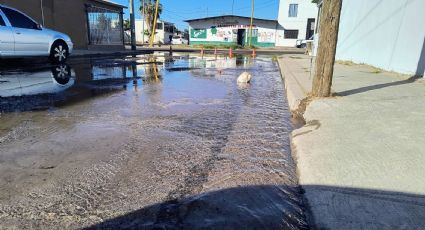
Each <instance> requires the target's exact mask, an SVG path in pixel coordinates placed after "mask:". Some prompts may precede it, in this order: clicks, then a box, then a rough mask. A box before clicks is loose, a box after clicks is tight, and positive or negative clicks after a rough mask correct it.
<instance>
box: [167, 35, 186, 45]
mask: <svg viewBox="0 0 425 230" xmlns="http://www.w3.org/2000/svg"><path fill="white" fill-rule="evenodd" d="M171 44H173V45H188V44H189V41H188V40H187V39H185V38H184V37H183V36H180V35H175V36H173V40H172V41H171Z"/></svg>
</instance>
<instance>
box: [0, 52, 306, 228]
mask: <svg viewBox="0 0 425 230" xmlns="http://www.w3.org/2000/svg"><path fill="white" fill-rule="evenodd" d="M244 71H248V72H250V73H252V75H253V80H252V82H251V83H250V84H239V85H238V84H237V83H236V78H237V76H239V74H241V73H242V72H244ZM284 95H285V92H284V87H283V83H282V80H281V77H280V73H279V70H278V67H277V65H276V63H274V62H273V61H272V58H271V57H270V56H260V57H257V58H255V59H253V58H251V57H249V56H236V57H234V58H232V59H230V58H228V57H225V56H219V57H215V56H205V57H202V58H201V57H199V56H196V54H179V53H175V54H173V55H172V56H170V55H168V54H163V53H156V54H153V55H139V56H109V57H107V56H105V57H96V58H75V59H71V60H69V61H68V63H67V64H66V65H58V66H52V65H50V64H46V63H45V62H44V61H42V60H19V61H18V60H9V61H7V62H3V61H2V63H1V64H0V229H10V228H17V229H58V228H63V229H308V225H307V223H306V219H305V207H304V205H303V201H302V196H301V191H300V189H299V187H298V183H297V176H296V170H295V162H294V160H293V159H292V156H291V151H290V140H289V134H290V132H291V131H292V130H293V128H294V127H293V122H292V121H291V115H290V112H289V109H288V105H287V102H286V98H285V96H284Z"/></svg>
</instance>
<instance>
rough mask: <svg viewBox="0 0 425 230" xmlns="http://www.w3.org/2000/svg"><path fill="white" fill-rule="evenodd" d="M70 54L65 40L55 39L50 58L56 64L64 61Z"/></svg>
mask: <svg viewBox="0 0 425 230" xmlns="http://www.w3.org/2000/svg"><path fill="white" fill-rule="evenodd" d="M68 56H69V49H68V45H67V44H66V43H65V42H63V41H55V42H54V43H53V45H52V48H51V49H50V60H51V61H52V62H53V63H55V64H60V63H64V62H65V61H66V60H67V59H68Z"/></svg>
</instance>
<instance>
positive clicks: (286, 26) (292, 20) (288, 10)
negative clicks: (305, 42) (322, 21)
mask: <svg viewBox="0 0 425 230" xmlns="http://www.w3.org/2000/svg"><path fill="white" fill-rule="evenodd" d="M317 16H318V7H317V4H316V3H312V2H311V0H280V4H279V16H278V22H279V24H280V25H282V27H283V34H281V35H280V39H278V41H279V43H277V46H296V42H297V40H298V39H309V38H310V37H311V36H313V35H314V31H315V28H316V21H317Z"/></svg>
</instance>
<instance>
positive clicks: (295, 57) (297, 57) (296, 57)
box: [289, 56, 303, 59]
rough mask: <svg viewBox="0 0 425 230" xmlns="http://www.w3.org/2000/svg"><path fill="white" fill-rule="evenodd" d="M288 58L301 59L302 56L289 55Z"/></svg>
mask: <svg viewBox="0 0 425 230" xmlns="http://www.w3.org/2000/svg"><path fill="white" fill-rule="evenodd" d="M289 58H292V59H303V58H302V57H299V56H290V57H289Z"/></svg>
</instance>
